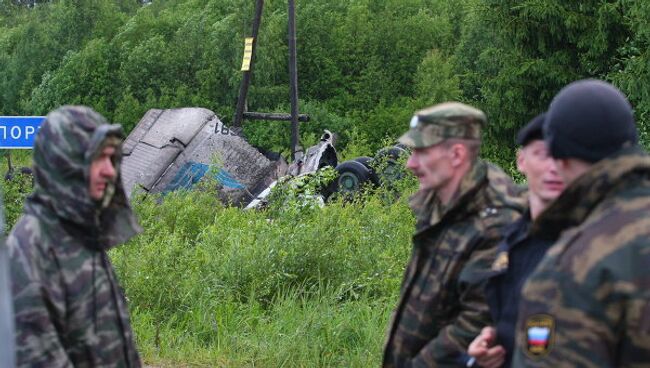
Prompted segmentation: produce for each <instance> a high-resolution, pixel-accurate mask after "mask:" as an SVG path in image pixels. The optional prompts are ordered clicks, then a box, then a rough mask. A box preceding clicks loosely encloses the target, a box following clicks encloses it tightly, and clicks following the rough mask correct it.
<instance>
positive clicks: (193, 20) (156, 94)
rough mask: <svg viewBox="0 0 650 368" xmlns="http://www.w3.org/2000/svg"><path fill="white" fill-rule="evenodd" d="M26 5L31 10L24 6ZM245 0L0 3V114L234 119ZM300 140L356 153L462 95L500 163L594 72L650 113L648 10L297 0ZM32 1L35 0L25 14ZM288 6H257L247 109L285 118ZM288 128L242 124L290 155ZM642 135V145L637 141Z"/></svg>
mask: <svg viewBox="0 0 650 368" xmlns="http://www.w3.org/2000/svg"><path fill="white" fill-rule="evenodd" d="M33 3H38V6H32V5H33ZM254 3H255V2H254V1H252V0H211V1H201V0H154V1H150V2H142V1H138V0H67V1H66V0H58V1H57V0H53V1H0V114H3V115H38V114H45V113H47V112H48V111H49V110H50V109H52V108H54V107H56V106H58V105H61V104H86V105H90V106H93V107H94V108H96V109H97V110H99V111H100V112H101V113H103V114H105V115H106V116H107V117H108V118H109V119H110V120H112V121H115V122H119V123H122V124H123V125H124V126H125V127H126V128H127V129H130V128H132V127H133V126H134V125H135V124H136V123H137V121H138V120H139V119H140V117H141V116H142V115H143V114H144V112H145V111H146V110H147V109H149V108H171V107H179V106H202V107H206V108H209V109H211V110H213V111H215V112H216V113H217V114H218V115H219V116H220V117H221V118H222V120H224V121H225V122H226V123H228V122H230V121H231V119H232V114H233V112H234V107H235V105H236V99H237V95H238V90H239V83H240V80H241V72H240V71H239V68H240V66H241V56H242V52H243V38H244V37H245V36H247V35H248V34H249V32H250V28H251V21H252V14H253V8H254ZM296 3H297V4H296V5H297V23H298V25H297V26H298V35H297V37H298V71H299V95H300V99H301V112H306V113H309V114H311V116H312V122H310V123H307V124H304V125H303V127H302V130H301V132H302V139H303V142H305V144H309V143H313V140H315V139H316V137H317V136H319V135H320V132H321V130H322V129H323V128H329V129H331V130H333V131H336V132H338V133H339V134H340V136H341V139H340V141H339V145H340V146H341V147H345V146H346V145H347V143H348V142H349V141H350V138H351V137H354V139H355V140H356V141H361V142H365V144H366V145H367V147H366V148H367V149H368V150H370V149H375V148H378V147H379V146H381V145H382V144H385V143H386V142H387V141H389V140H392V139H394V138H396V136H397V135H398V134H399V133H400V132H401V131H402V130H403V129H404V128H405V125H406V122H408V120H409V117H410V115H411V114H412V112H413V111H414V110H415V109H417V108H420V107H423V106H426V105H428V104H432V103H435V102H439V101H443V100H448V99H460V100H463V101H466V102H469V103H472V104H476V105H478V106H479V107H481V108H483V109H484V110H485V111H486V112H487V113H488V116H489V118H490V120H491V122H490V127H489V129H488V136H489V137H490V138H489V139H488V143H487V144H486V147H485V153H486V154H487V155H488V156H490V157H491V158H493V159H495V160H497V161H501V159H504V160H506V158H505V157H499V155H500V153H499V152H507V150H505V151H504V150H503V149H502V147H504V146H505V147H511V146H512V145H513V143H512V137H513V134H514V132H515V131H516V129H517V128H518V127H519V126H521V125H523V124H524V123H525V122H526V121H527V120H528V119H529V118H531V117H532V116H534V115H536V114H537V113H538V112H540V111H541V110H542V109H543V108H544V107H545V106H546V105H547V104H548V102H549V101H550V98H551V97H552V96H553V95H554V94H555V92H557V90H558V89H559V88H560V87H561V86H563V85H564V84H566V83H568V82H570V81H572V80H575V79H578V78H585V77H595V78H603V79H607V80H610V81H612V82H613V83H614V84H616V85H618V86H619V87H620V88H621V89H623V90H624V91H625V92H626V93H627V94H628V96H629V97H630V99H631V101H632V103H633V104H634V106H635V108H636V114H637V118H638V120H639V122H640V128H641V130H642V132H643V135H644V138H645V137H646V136H647V128H646V127H647V124H648V122H649V119H650V116H649V115H648V114H649V113H650V96H649V92H648V90H649V89H648V87H646V86H647V85H649V82H650V55H649V53H648V43H649V42H650V31H649V30H650V27H648V23H649V20H650V4H647V2H643V1H634V0H609V1H603V0H588V1H580V2H566V1H561V0H517V1H515V0H506V1H504V0H352V1H350V0H310V1H301V0H298V1H296ZM30 4H32V5H30ZM286 8H287V4H286V2H284V1H267V2H266V5H265V11H264V15H263V18H262V27H261V30H260V35H259V37H258V47H259V48H258V51H257V60H256V64H255V73H254V76H253V82H252V86H251V90H250V92H249V102H248V105H249V109H250V110H251V111H288V101H289V97H288V96H289V87H288V72H287V70H288V66H287V42H286V40H287V14H286V12H287V10H286ZM288 128H289V127H288V125H287V124H285V123H269V122H255V123H247V126H246V128H245V129H246V130H245V131H246V134H247V136H248V138H249V140H250V141H251V142H252V143H254V144H259V145H263V146H265V147H266V148H272V149H283V150H285V151H286V150H287V146H288V143H287V142H286V137H287V136H288ZM645 140H647V139H645ZM503 156H507V155H503Z"/></svg>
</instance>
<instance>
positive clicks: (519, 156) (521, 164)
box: [517, 148, 526, 174]
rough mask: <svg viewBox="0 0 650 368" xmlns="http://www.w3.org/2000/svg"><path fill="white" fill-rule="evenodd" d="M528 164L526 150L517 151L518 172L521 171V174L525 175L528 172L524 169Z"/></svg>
mask: <svg viewBox="0 0 650 368" xmlns="http://www.w3.org/2000/svg"><path fill="white" fill-rule="evenodd" d="M525 162H526V157H525V155H524V149H523V148H520V149H518V150H517V170H519V172H520V173H522V174H525V173H526V170H525V169H524V166H525Z"/></svg>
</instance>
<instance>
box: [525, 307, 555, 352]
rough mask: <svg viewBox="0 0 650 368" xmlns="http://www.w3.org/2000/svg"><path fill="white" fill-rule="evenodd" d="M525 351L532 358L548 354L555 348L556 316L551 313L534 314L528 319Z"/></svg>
mask: <svg viewBox="0 0 650 368" xmlns="http://www.w3.org/2000/svg"><path fill="white" fill-rule="evenodd" d="M524 327H525V329H526V344H524V347H525V349H524V351H525V352H526V355H528V357H530V358H532V359H539V358H542V357H544V356H546V355H547V354H548V353H549V352H550V351H551V349H552V348H553V342H554V339H555V318H554V317H553V316H551V315H549V314H533V315H532V316H530V317H528V318H527V319H526V323H525V325H524Z"/></svg>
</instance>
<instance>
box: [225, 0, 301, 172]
mask: <svg viewBox="0 0 650 368" xmlns="http://www.w3.org/2000/svg"><path fill="white" fill-rule="evenodd" d="M263 8H264V0H257V2H256V4H255V17H254V18H253V33H252V37H250V38H247V39H246V44H245V48H244V60H243V62H242V71H243V72H244V75H243V78H242V82H241V87H240V89H239V98H238V99H237V108H236V110H235V116H234V117H233V124H232V126H233V128H234V129H235V130H237V131H239V130H241V126H242V122H243V120H244V119H251V120H253V119H255V120H281V121H291V142H290V144H291V159H292V160H295V158H296V153H298V152H299V151H300V150H301V148H300V142H299V138H300V136H299V122H301V121H302V122H307V121H309V116H308V115H305V114H300V113H299V109H298V56H297V48H296V6H295V0H288V16H289V21H288V24H289V27H288V28H289V29H288V35H289V36H288V43H289V90H290V101H291V114H283V113H264V112H249V111H247V106H246V96H247V95H248V88H249V86H250V82H251V76H252V74H253V64H254V61H255V49H256V46H257V35H258V33H259V28H260V23H261V21H262V10H263Z"/></svg>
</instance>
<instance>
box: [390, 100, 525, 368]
mask: <svg viewBox="0 0 650 368" xmlns="http://www.w3.org/2000/svg"><path fill="white" fill-rule="evenodd" d="M484 121H485V116H484V115H483V113H482V112H480V111H479V110H476V109H473V108H471V107H469V106H466V105H462V104H457V103H449V104H442V105H437V106H436V107H434V108H432V109H428V110H423V111H420V112H418V113H416V116H415V117H414V118H413V120H412V121H411V130H409V132H407V133H406V134H405V135H404V136H402V138H401V139H400V142H401V143H404V144H406V145H407V146H410V147H427V146H430V145H434V144H437V143H440V142H442V141H443V140H445V139H448V138H465V139H479V137H480V126H479V124H481V123H484ZM524 206H525V197H524V196H523V195H522V193H521V190H519V189H518V188H517V187H516V186H515V185H514V184H513V183H512V181H511V179H510V178H509V177H508V176H507V175H506V174H505V173H504V172H503V171H501V170H500V169H498V168H497V167H495V166H493V165H491V164H488V163H486V162H483V161H481V160H477V161H476V162H475V163H474V164H473V165H472V168H471V170H470V172H468V173H467V174H466V175H465V176H464V177H463V179H462V182H461V184H460V187H459V189H458V191H457V193H456V195H455V197H454V198H453V199H452V200H451V202H450V203H449V204H448V205H447V206H445V207H443V206H442V205H441V203H440V202H439V200H438V199H437V196H436V193H435V192H434V191H431V190H423V191H420V192H418V193H416V194H415V195H414V196H413V197H412V199H411V207H412V209H413V211H414V213H415V215H416V217H417V225H416V233H415V235H414V236H413V250H412V255H411V260H410V262H409V264H408V266H407V269H406V272H405V276H404V280H403V283H402V289H401V297H400V301H399V303H398V306H397V309H396V310H395V312H394V313H393V316H392V321H391V325H390V328H389V331H388V338H387V342H386V345H385V350H384V359H383V366H384V367H442V366H463V364H464V359H466V357H467V356H466V355H465V354H464V353H465V351H466V348H467V346H468V345H469V343H470V342H471V341H472V339H473V338H474V337H475V336H476V335H478V334H479V332H480V330H481V328H483V327H484V326H486V325H488V324H489V323H490V312H489V310H488V307H487V305H486V302H485V298H484V295H483V292H482V285H483V284H482V282H481V281H480V280H481V277H480V276H479V275H481V274H483V273H484V272H485V271H486V270H489V268H490V266H491V264H492V262H493V261H494V257H495V253H496V245H497V243H498V242H499V240H500V238H501V235H500V230H501V228H502V227H503V226H504V225H507V224H509V223H511V222H512V221H514V220H515V219H516V218H517V217H518V216H519V215H520V212H521V211H522V210H523V207H524Z"/></svg>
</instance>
